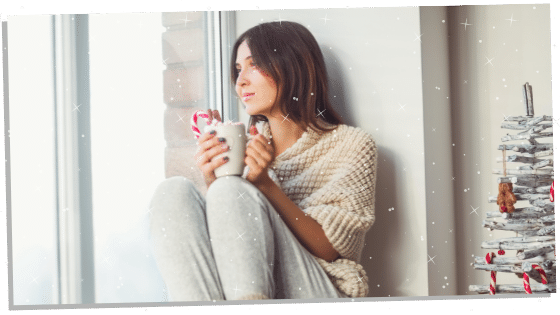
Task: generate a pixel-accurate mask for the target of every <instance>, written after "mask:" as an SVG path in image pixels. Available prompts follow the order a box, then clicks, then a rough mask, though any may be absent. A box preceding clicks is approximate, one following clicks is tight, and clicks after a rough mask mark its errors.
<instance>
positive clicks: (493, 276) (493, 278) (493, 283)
mask: <svg viewBox="0 0 560 315" xmlns="http://www.w3.org/2000/svg"><path fill="white" fill-rule="evenodd" d="M494 257H496V254H494V252H490V253H488V254H486V263H487V264H491V263H492V258H494ZM490 278H491V281H490V295H495V294H496V271H494V270H491V271H490Z"/></svg>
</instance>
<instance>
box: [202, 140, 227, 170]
mask: <svg viewBox="0 0 560 315" xmlns="http://www.w3.org/2000/svg"><path fill="white" fill-rule="evenodd" d="M207 142H213V141H207ZM228 150H229V146H228V145H227V144H225V142H223V143H222V142H220V143H219V144H217V145H213V146H212V147H210V148H209V149H207V150H205V151H202V152H200V154H199V156H200V158H198V160H197V163H199V166H202V165H204V164H206V163H208V162H209V161H212V160H213V159H214V157H215V156H216V155H218V154H221V153H224V152H227V151H228ZM220 165H221V164H220ZM218 166H219V165H218Z"/></svg>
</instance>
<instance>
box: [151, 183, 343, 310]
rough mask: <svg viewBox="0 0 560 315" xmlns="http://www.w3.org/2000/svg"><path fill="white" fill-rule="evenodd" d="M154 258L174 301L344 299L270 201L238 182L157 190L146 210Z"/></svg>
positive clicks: (169, 185) (163, 186)
mask: <svg viewBox="0 0 560 315" xmlns="http://www.w3.org/2000/svg"><path fill="white" fill-rule="evenodd" d="M151 208H152V209H151V213H152V218H151V223H150V229H151V237H152V246H153V248H154V254H155V258H156V261H157V264H158V267H159V269H160V272H161V274H162V276H163V279H164V281H165V283H166V285H167V288H168V290H169V293H170V297H171V299H172V300H173V301H211V300H240V299H259V298H276V299H310V298H338V297H345V295H344V294H342V293H340V292H339V291H338V290H337V289H336V288H335V287H334V285H333V284H332V282H331V281H330V279H329V277H328V276H327V274H326V273H325V272H324V271H323V269H322V268H321V266H320V265H319V263H318V262H317V261H316V260H315V259H314V258H313V256H312V255H311V254H310V253H309V252H308V251H307V250H306V249H305V248H304V247H303V246H302V245H301V244H300V243H299V241H298V240H297V239H296V238H295V236H294V235H293V234H292V232H291V231H290V230H289V228H288V227H287V226H286V224H285V223H284V221H283V220H282V218H280V216H279V215H278V214H277V212H276V210H275V209H274V207H273V206H272V205H271V204H270V203H269V201H268V199H267V198H266V197H265V196H264V195H263V194H262V193H261V192H260V191H259V190H258V189H257V188H256V187H255V186H254V185H253V184H251V183H250V182H248V181H247V180H245V179H243V178H241V177H239V176H225V177H220V178H218V179H217V180H215V181H214V182H213V183H212V184H211V185H210V187H209V188H208V192H207V194H206V200H205V199H204V196H202V194H201V193H200V192H199V191H198V189H196V187H195V185H194V184H193V182H192V181H191V180H189V179H187V178H184V177H172V178H169V179H166V180H165V181H164V182H162V183H161V184H160V185H159V186H158V188H157V189H156V192H155V193H154V196H153V198H152V203H151Z"/></svg>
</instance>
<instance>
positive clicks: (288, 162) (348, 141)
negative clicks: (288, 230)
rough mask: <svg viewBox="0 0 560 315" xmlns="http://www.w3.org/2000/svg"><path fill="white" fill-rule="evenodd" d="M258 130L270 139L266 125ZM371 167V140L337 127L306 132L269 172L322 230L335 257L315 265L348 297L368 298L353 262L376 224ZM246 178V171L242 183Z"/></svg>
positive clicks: (364, 281) (363, 275) (373, 154)
mask: <svg viewBox="0 0 560 315" xmlns="http://www.w3.org/2000/svg"><path fill="white" fill-rule="evenodd" d="M259 127H260V128H259ZM257 129H258V130H259V132H260V133H262V134H263V135H264V136H265V137H267V138H268V137H270V135H271V133H270V126H269V125H268V122H264V123H261V124H260V125H257ZM376 166H377V147H376V145H375V142H374V140H373V137H372V136H371V135H369V134H367V133H366V132H365V131H363V130H362V129H360V128H356V127H351V126H347V125H339V126H338V127H337V128H336V129H335V130H333V131H331V132H322V133H318V132H316V131H314V130H313V129H311V128H308V129H307V131H306V132H304V133H303V135H302V136H301V138H299V139H298V140H297V142H296V143H295V144H294V145H292V146H291V147H290V148H288V149H287V150H286V151H284V152H282V153H281V154H280V155H279V156H278V157H277V158H276V159H275V160H274V161H273V162H272V164H271V165H270V168H269V170H268V174H269V176H270V178H271V179H272V180H273V181H274V182H275V183H276V185H278V186H279V187H280V188H281V189H282V191H283V192H284V193H285V194H286V195H287V196H288V197H289V198H290V200H292V201H293V202H294V203H295V204H296V205H298V206H299V207H300V209H302V210H303V212H305V213H306V214H307V215H308V216H311V217H312V218H313V219H315V220H316V221H317V222H318V223H319V224H320V225H321V226H322V228H323V230H324V231H325V234H326V236H327V238H328V239H329V241H330V242H331V244H332V245H333V247H334V249H336V251H337V252H338V253H339V254H340V256H341V257H340V258H339V259H337V260H335V261H334V262H327V261H325V260H323V259H321V258H318V257H315V259H316V260H317V261H318V262H319V264H320V265H321V267H323V269H324V270H325V272H326V273H327V275H329V277H330V278H331V280H332V282H333V284H334V285H335V287H337V289H338V290H340V291H341V292H343V293H345V294H346V295H347V296H349V297H365V296H367V293H368V284H367V283H368V278H367V276H366V273H365V271H364V269H363V267H362V266H361V265H360V264H359V263H358V262H359V261H360V256H361V253H362V249H363V247H364V238H365V234H366V232H367V231H368V230H369V228H370V227H371V226H372V224H373V222H374V220H375V216H374V204H375V179H376ZM247 172H248V168H247V167H246V168H245V172H244V174H243V178H246V176H247Z"/></svg>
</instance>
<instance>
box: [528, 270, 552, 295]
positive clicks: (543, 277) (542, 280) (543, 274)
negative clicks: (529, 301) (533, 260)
mask: <svg viewBox="0 0 560 315" xmlns="http://www.w3.org/2000/svg"><path fill="white" fill-rule="evenodd" d="M531 267H533V269H535V270H536V271H538V272H539V274H540V275H541V282H542V284H547V283H548V280H547V279H546V273H545V272H544V269H543V268H542V267H541V266H539V265H538V264H532V265H531ZM523 287H525V293H527V294H533V292H532V291H531V285H530V284H529V275H527V273H526V272H524V273H523Z"/></svg>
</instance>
